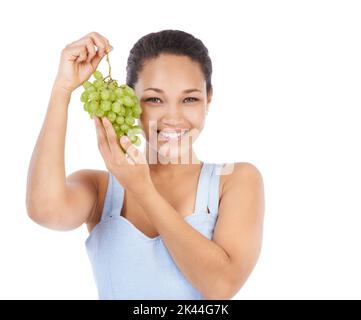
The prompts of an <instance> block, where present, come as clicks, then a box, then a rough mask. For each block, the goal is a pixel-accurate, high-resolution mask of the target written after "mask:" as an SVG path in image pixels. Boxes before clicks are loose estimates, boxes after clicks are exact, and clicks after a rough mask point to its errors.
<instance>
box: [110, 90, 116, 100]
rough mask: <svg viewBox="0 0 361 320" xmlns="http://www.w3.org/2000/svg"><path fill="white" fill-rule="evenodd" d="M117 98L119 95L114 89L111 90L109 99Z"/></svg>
mask: <svg viewBox="0 0 361 320" xmlns="http://www.w3.org/2000/svg"><path fill="white" fill-rule="evenodd" d="M116 99H117V95H116V94H115V92H114V91H110V97H109V100H110V101H112V102H113V101H115V100H116Z"/></svg>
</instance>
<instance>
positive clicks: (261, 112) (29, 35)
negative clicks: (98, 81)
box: [0, 0, 361, 299]
mask: <svg viewBox="0 0 361 320" xmlns="http://www.w3.org/2000/svg"><path fill="white" fill-rule="evenodd" d="M0 12H1V13H2V14H1V16H2V17H1V20H0V32H1V37H0V41H1V50H0V57H1V59H0V61H1V77H0V82H1V85H0V88H1V100H0V101H1V102H0V105H1V110H2V112H1V116H2V121H1V125H0V130H1V132H0V134H1V135H0V136H1V168H0V169H1V180H0V181H1V185H0V188H1V189H0V194H1V212H0V261H1V262H0V298H2V299H13V298H20V299H29V298H30V299H40V298H41V299H54V298H59V299H97V292H96V287H95V282H94V280H93V275H92V271H91V267H90V263H89V261H88V257H87V255H86V251H85V246H84V241H85V239H86V237H87V231H86V228H85V227H82V228H79V229H77V230H75V231H71V232H56V231H52V230H47V229H45V228H43V227H40V226H38V225H36V224H35V223H33V222H32V221H31V220H30V219H29V218H28V217H27V213H26V209H25V191H26V176H27V170H28V164H29V161H30V157H31V153H32V150H33V147H34V145H35V142H36V139H37V137H38V134H39V131H40V128H41V125H42V123H43V120H44V116H45V112H46V108H47V104H48V99H49V95H50V90H51V87H52V83H53V80H54V78H55V75H56V71H57V67H58V63H59V57H60V52H61V50H62V49H63V47H65V45H66V44H68V43H70V42H72V41H74V40H77V39H78V38H80V37H82V36H84V35H85V34H87V33H89V32H91V31H97V32H99V33H101V34H103V35H104V36H106V37H107V38H108V39H109V40H110V43H111V44H112V45H113V47H114V50H113V52H112V53H111V54H110V59H111V63H112V69H113V75H114V77H115V78H117V79H118V80H120V82H124V80H125V66H126V59H127V56H128V53H129V50H130V49H131V47H132V46H133V44H134V43H135V42H136V41H137V40H138V39H139V38H140V37H141V36H143V35H145V34H147V33H150V32H154V31H160V30H162V29H180V30H184V31H187V32H189V33H192V34H193V35H194V36H196V37H198V38H200V39H201V40H202V41H203V42H204V43H205V45H206V46H207V47H208V49H209V52H210V55H211V58H212V61H213V68H214V73H213V85H214V99H213V102H212V104H211V108H210V113H209V115H208V117H207V123H206V127H205V129H204V131H203V133H202V135H201V136H200V138H199V140H198V141H197V143H196V151H197V153H198V156H199V157H200V158H201V159H206V160H207V161H211V162H233V161H237V162H251V163H253V164H254V165H255V166H257V168H258V169H259V170H260V171H261V173H262V175H263V179H264V185H265V195H266V212H265V225H264V242H263V249H262V253H261V257H260V259H259V261H258V264H257V266H256V268H255V269H254V272H253V273H252V274H251V276H250V278H249V280H248V281H247V283H246V284H245V285H244V286H243V288H242V289H241V290H240V292H239V293H238V294H237V295H236V296H235V297H234V299H253V298H257V299H267V298H272V299H281V298H285V299H296V298H301V299H307V298H310V299H321V298H341V299H346V298H358V299H360V298H361V276H360V270H361V256H360V252H361V251H360V244H361V232H360V227H361V216H360V214H361V202H360V199H361V197H360V190H361V188H360V181H361V169H360V166H361V153H360V142H359V139H360V136H361V129H360V111H359V110H360V107H361V105H360V102H361V91H360V85H361V72H360V71H361V58H360V57H361V45H360V33H361V19H360V17H361V8H360V2H359V1H345V0H343V1H331V0H327V1H317V0H312V1H306V0H303V1H290V0H287V1H217V2H215V1H214V2H212V1H194V0H193V1H177V2H176V1H155V0H153V1H133V0H132V1H128V2H125V1H91V0H87V1H69V2H67V1H64V0H62V1H6V2H5V1H2V2H1V4H0ZM100 69H101V70H104V71H106V63H105V61H103V62H102V63H101V65H100ZM80 91H81V89H78V90H77V91H75V92H74V94H73V97H72V100H71V105H70V107H69V122H68V131H67V141H66V171H67V174H70V173H71V172H73V171H75V170H79V169H82V168H94V169H103V170H105V165H104V163H103V159H102V158H101V155H100V153H99V151H98V148H97V143H96V136H95V129H94V124H93V122H92V121H91V120H90V119H89V117H88V115H87V114H86V113H85V112H84V111H83V107H82V104H81V103H80V101H79V94H80Z"/></svg>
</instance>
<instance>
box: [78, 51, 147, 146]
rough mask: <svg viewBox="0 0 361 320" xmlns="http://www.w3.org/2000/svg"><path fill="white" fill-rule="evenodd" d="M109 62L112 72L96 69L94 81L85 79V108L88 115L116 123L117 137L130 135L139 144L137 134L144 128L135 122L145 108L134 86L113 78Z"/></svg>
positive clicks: (83, 99) (132, 140) (82, 98)
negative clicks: (107, 72)
mask: <svg viewBox="0 0 361 320" xmlns="http://www.w3.org/2000/svg"><path fill="white" fill-rule="evenodd" d="M107 62H108V65H109V75H108V76H107V77H105V78H104V77H103V74H102V73H101V72H100V71H98V70H97V71H95V72H94V73H93V77H94V78H95V79H94V81H93V82H90V81H89V80H88V81H85V82H84V83H83V87H84V89H85V90H84V91H83V93H82V94H81V97H80V100H81V101H82V102H83V103H84V110H85V111H86V112H88V113H89V116H90V117H91V118H93V117H94V116H96V117H107V118H108V119H109V120H110V122H111V123H112V125H113V128H114V131H115V132H116V134H117V137H118V138H120V137H121V136H123V135H127V136H128V138H129V139H130V141H131V142H132V143H133V144H134V145H136V146H139V145H140V144H141V140H140V138H139V136H137V134H141V133H142V132H143V131H142V129H141V128H140V126H139V125H138V124H136V123H135V122H136V121H138V120H137V119H139V118H140V114H141V113H142V109H141V107H140V103H139V99H138V97H137V96H136V95H135V92H134V90H133V89H132V88H131V87H129V86H127V85H126V84H124V85H120V86H118V83H117V81H116V80H113V79H112V78H111V67H110V63H109V57H108V55H107Z"/></svg>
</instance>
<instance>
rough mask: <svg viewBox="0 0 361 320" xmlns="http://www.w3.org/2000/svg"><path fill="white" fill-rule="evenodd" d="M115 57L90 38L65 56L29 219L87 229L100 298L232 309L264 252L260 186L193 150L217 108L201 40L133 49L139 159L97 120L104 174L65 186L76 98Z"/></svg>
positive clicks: (251, 172) (249, 174) (175, 39)
mask: <svg viewBox="0 0 361 320" xmlns="http://www.w3.org/2000/svg"><path fill="white" fill-rule="evenodd" d="M111 50H112V46H111V45H110V43H109V41H108V40H107V39H106V38H105V37H103V36H102V35H100V34H98V33H96V32H92V33H90V34H88V35H86V36H85V37H83V38H81V39H80V40H77V41H75V42H73V43H71V44H69V45H67V46H66V47H65V48H64V50H63V51H62V54H61V60H60V65H59V71H58V74H57V77H56V79H55V83H54V86H53V89H52V93H51V98H50V102H49V106H48V110H47V114H46V117H45V121H44V124H43V127H42V129H41V132H40V135H39V137H38V141H37V143H36V146H35V149H34V152H33V155H32V159H31V163H30V167H29V173H28V184H27V199H26V203H27V210H28V214H29V216H30V217H31V218H32V219H33V220H34V221H35V222H37V223H39V224H41V225H43V226H45V227H48V228H52V229H57V230H71V229H74V228H77V227H79V226H80V225H82V224H83V223H85V224H86V225H87V227H88V230H89V232H90V236H89V238H88V239H87V241H86V247H87V250H88V254H89V258H90V261H91V263H92V267H93V272H94V276H95V280H96V283H97V286H98V291H99V298H100V299H230V298H232V297H233V296H234V295H235V294H236V293H237V292H238V291H239V289H240V288H241V286H242V285H243V284H244V282H245V281H246V279H247V277H248V276H249V274H250V273H251V271H252V269H253V268H254V266H255V264H256V261H257V259H258V256H259V253H260V248H261V242H262V226H263V214H264V195H263V181H262V176H261V174H260V172H259V171H258V169H257V168H256V167H255V166H253V165H252V164H250V163H241V162H240V163H235V164H226V165H223V164H213V163H207V162H202V161H199V159H198V158H197V156H196V154H195V153H194V151H193V147H192V145H193V142H194V140H195V138H196V136H197V135H198V134H199V132H200V131H201V130H202V128H203V126H204V122H205V117H206V113H207V112H208V108H209V105H210V102H211V99H212V85H211V74H212V65H211V60H210V58H209V55H208V51H207V49H206V47H205V46H204V45H203V43H202V42H201V41H200V40H199V39H196V38H194V37H193V36H192V35H190V34H188V33H185V32H182V31H177V30H164V31H161V32H157V33H151V34H148V35H146V36H144V37H143V38H141V39H140V40H139V41H138V42H137V43H136V44H135V45H134V47H133V49H132V50H131V51H130V55H129V58H128V65H127V84H128V85H129V86H131V87H132V88H134V90H135V93H136V95H137V96H138V97H139V99H140V103H141V107H142V110H143V113H142V114H141V119H140V121H141V126H142V128H143V131H144V136H145V139H146V148H145V153H142V152H140V151H138V150H137V149H136V148H135V147H134V146H133V145H132V144H131V143H130V142H129V140H127V139H125V140H124V141H123V140H121V141H118V139H117V138H116V135H115V132H114V130H113V128H112V126H111V123H110V122H109V121H108V120H107V119H106V118H104V119H98V118H95V119H94V122H95V127H96V132H97V138H98V147H99V150H100V152H101V154H102V156H103V158H104V161H105V164H106V168H107V169H108V171H102V170H79V171H76V172H74V173H72V174H71V175H69V176H67V177H66V175H65V168H64V144H65V134H66V124H67V107H68V104H69V101H70V98H71V94H72V92H73V91H74V90H75V89H76V88H77V87H79V86H80V85H81V84H82V83H83V82H84V81H86V80H87V79H88V78H89V77H90V76H91V74H92V73H93V72H94V71H95V70H96V68H97V66H98V64H99V62H100V61H101V59H102V58H103V57H104V56H105V55H106V53H107V52H109V51H111ZM188 141H189V143H185V142H188ZM122 150H124V151H125V153H124V152H123V151H122ZM154 158H155V159H154Z"/></svg>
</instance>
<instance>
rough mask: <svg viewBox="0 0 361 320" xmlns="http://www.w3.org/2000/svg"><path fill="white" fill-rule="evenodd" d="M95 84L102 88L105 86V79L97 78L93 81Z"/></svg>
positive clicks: (96, 86)
mask: <svg viewBox="0 0 361 320" xmlns="http://www.w3.org/2000/svg"><path fill="white" fill-rule="evenodd" d="M93 86H94V87H95V88H97V89H100V88H102V87H104V82H103V80H99V79H97V80H95V81H94V82H93Z"/></svg>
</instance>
